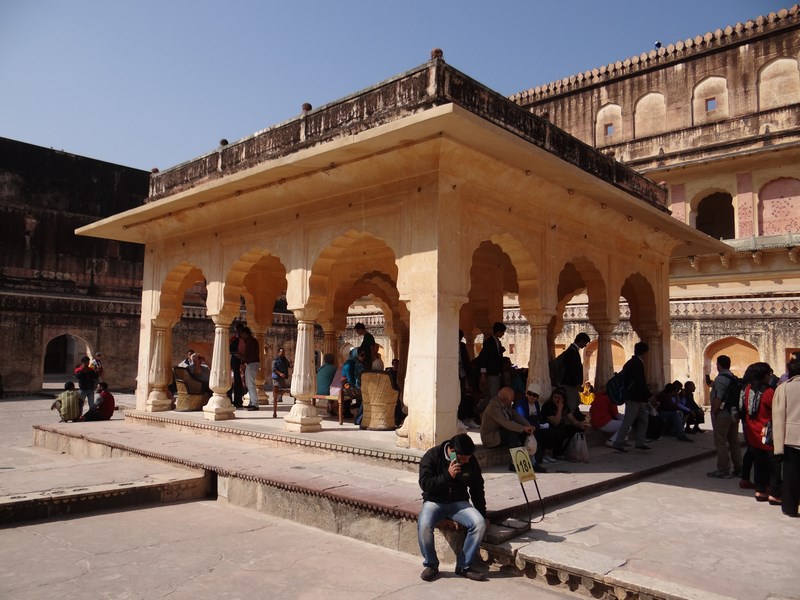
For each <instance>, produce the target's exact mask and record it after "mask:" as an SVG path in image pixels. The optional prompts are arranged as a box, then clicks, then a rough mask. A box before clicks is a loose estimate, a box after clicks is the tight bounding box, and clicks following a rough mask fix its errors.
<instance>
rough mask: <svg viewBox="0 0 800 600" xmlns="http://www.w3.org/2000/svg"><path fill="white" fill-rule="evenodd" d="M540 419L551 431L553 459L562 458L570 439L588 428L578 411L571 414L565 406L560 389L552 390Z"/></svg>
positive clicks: (564, 398)
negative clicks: (547, 424)
mask: <svg viewBox="0 0 800 600" xmlns="http://www.w3.org/2000/svg"><path fill="white" fill-rule="evenodd" d="M542 419H544V420H545V421H546V422H547V423H549V425H550V428H551V429H552V430H553V433H552V436H553V458H559V457H560V456H563V455H564V451H565V450H566V446H567V442H569V440H570V438H571V437H572V436H573V435H575V434H576V433H581V432H585V431H586V430H587V429H588V428H589V421H588V420H586V417H584V416H583V414H582V413H581V411H580V410H578V411H577V412H576V414H574V415H573V414H572V412H571V411H570V409H569V407H568V406H567V393H566V392H565V391H564V389H563V388H560V387H557V388H554V389H553V392H552V393H551V394H550V398H549V399H548V400H547V402H545V403H544V404H543V405H542Z"/></svg>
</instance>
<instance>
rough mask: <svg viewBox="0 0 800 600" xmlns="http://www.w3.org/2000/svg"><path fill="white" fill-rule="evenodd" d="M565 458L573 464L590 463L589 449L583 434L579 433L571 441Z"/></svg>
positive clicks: (565, 452)
mask: <svg viewBox="0 0 800 600" xmlns="http://www.w3.org/2000/svg"><path fill="white" fill-rule="evenodd" d="M564 456H566V458H567V460H568V461H571V462H585V463H588V462H589V447H588V446H587V445H586V436H585V435H584V434H583V432H578V433H576V434H575V435H573V436H572V437H571V438H570V439H569V442H568V443H567V448H566V450H565V451H564Z"/></svg>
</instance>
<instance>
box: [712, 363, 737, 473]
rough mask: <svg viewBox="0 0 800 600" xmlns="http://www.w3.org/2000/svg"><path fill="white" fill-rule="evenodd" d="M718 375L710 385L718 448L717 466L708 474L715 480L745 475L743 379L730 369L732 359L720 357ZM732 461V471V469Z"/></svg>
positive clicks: (713, 422) (713, 424)
mask: <svg viewBox="0 0 800 600" xmlns="http://www.w3.org/2000/svg"><path fill="white" fill-rule="evenodd" d="M717 372H718V375H717V377H716V379H714V383H713V386H712V388H711V425H712V427H713V428H714V446H716V448H717V469H716V470H715V471H711V472H710V473H708V476H709V477H714V478H716V479H730V478H731V477H733V476H736V477H739V476H741V474H742V449H741V446H740V445H739V394H740V392H741V391H742V383H741V380H740V379H739V378H738V377H736V376H735V375H734V374H733V373H732V372H731V359H730V357H729V356H726V355H724V354H720V355H719V356H718V357H717ZM731 464H733V472H731Z"/></svg>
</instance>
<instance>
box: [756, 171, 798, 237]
mask: <svg viewBox="0 0 800 600" xmlns="http://www.w3.org/2000/svg"><path fill="white" fill-rule="evenodd" d="M758 200H759V202H758V234H759V235H785V234H787V233H800V180H798V179H794V178H792V177H781V178H780V179H775V180H774V181H770V182H769V183H768V184H767V185H765V186H764V187H763V188H761V191H760V192H759V193H758Z"/></svg>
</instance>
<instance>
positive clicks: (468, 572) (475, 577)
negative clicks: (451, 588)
mask: <svg viewBox="0 0 800 600" xmlns="http://www.w3.org/2000/svg"><path fill="white" fill-rule="evenodd" d="M456 575H461V577H466V578H467V579H472V581H486V575H484V574H483V573H479V572H478V571H475V570H473V569H471V568H470V567H464V568H463V569H459V568H456Z"/></svg>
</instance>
